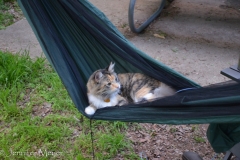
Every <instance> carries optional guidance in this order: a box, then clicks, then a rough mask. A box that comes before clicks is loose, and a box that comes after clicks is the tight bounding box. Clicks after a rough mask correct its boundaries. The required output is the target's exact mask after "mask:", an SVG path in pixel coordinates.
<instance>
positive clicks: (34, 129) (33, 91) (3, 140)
mask: <svg viewBox="0 0 240 160" xmlns="http://www.w3.org/2000/svg"><path fill="white" fill-rule="evenodd" d="M0 90H1V92H0V110H1V115H0V124H1V125H0V131H1V132H0V153H4V154H0V159H16V160H20V159H34V160H35V159H41V160H42V159H79V160H81V159H82V160H85V159H92V150H91V148H92V143H91V142H92V140H91V128H90V120H89V119H87V118H85V117H84V116H83V115H81V114H80V112H78V110H77V108H76V107H75V106H74V104H73V102H72V101H71V99H70V97H69V95H68V93H67V91H66V89H65V88H64V86H63V84H62V82H61V80H60V79H59V77H58V75H57V74H56V73H55V71H54V70H53V69H52V68H51V67H50V66H49V64H48V63H46V61H45V59H44V58H37V59H36V60H32V59H31V58H30V57H29V55H28V54H17V55H13V54H11V53H9V52H2V51H0ZM46 106H47V107H48V109H49V108H50V110H51V111H50V112H49V113H48V114H44V116H43V114H34V111H36V112H37V111H42V110H43V111H44V109H45V108H44V107H46ZM128 126H129V123H125V122H108V121H92V131H93V133H94V134H93V139H94V143H93V145H94V150H95V155H96V157H97V159H113V158H115V157H116V156H117V155H118V154H121V156H122V157H124V158H126V159H137V158H136V157H138V156H137V155H136V154H135V153H134V151H133V149H132V147H131V142H129V141H128V140H127V139H126V137H125V135H124V132H126V130H127V128H128ZM15 152H16V153H15ZM47 152H49V153H50V155H47V156H46V155H45V154H46V153H47ZM20 153H21V154H20ZM29 153H34V154H33V155H26V154H29ZM51 153H53V154H52V155H51ZM54 153H55V154H54ZM56 153H58V154H56ZM43 155H44V156H43Z"/></svg>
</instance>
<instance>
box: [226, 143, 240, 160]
mask: <svg viewBox="0 0 240 160" xmlns="http://www.w3.org/2000/svg"><path fill="white" fill-rule="evenodd" d="M239 151H240V142H239V143H237V144H236V145H235V146H233V147H232V148H231V149H230V150H229V151H227V152H226V154H225V156H224V158H223V160H231V158H232V156H233V155H235V156H236V157H238V158H240V152H239Z"/></svg>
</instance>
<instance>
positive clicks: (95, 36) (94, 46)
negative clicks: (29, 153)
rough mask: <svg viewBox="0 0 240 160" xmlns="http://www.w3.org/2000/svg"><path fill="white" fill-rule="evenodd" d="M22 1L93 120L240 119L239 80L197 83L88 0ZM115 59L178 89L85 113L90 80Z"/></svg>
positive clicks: (53, 60)
mask: <svg viewBox="0 0 240 160" xmlns="http://www.w3.org/2000/svg"><path fill="white" fill-rule="evenodd" d="M18 3H19V5H20V7H21V9H22V10H23V12H24V14H25V16H26V18H27V20H28V22H29V23H30V25H31V27H32V29H33V31H34V33H35V34H36V36H37V38H38V40H39V42H40V44H41V46H42V49H43V51H44V53H45V55H46V57H47V59H48V60H49V62H50V63H51V64H52V66H53V67H54V69H55V70H56V72H57V73H58V75H59V77H60V78H61V80H62V82H63V84H64V85H65V87H66V89H67V91H68V93H69V95H70V97H71V98H72V100H73V102H74V104H75V105H76V107H77V108H78V110H79V111H80V112H81V113H82V114H83V115H85V116H87V117H89V118H91V119H101V120H119V121H131V122H149V123H164V124H190V123H191V124H197V123H234V122H240V92H239V91H240V84H238V83H233V82H231V83H226V84H225V83H224V84H217V85H214V86H208V87H204V88H203V87H201V86H199V85H198V84H196V83H195V82H193V81H191V80H189V79H188V78H186V77H184V76H183V75H181V74H179V73H177V72H176V71H174V70H172V69H170V68H169V67H167V66H165V65H164V64H162V63H160V62H158V61H156V60H154V59H152V58H151V57H149V56H147V55H146V54H144V53H143V52H141V51H140V50H138V49H137V48H135V47H134V46H133V45H132V44H131V43H130V42H129V41H128V40H127V39H125V38H124V36H123V35H122V34H121V33H120V32H119V31H118V30H117V29H116V28H115V27H114V26H113V24H112V23H111V22H110V21H109V20H108V19H107V18H106V17H105V15H104V14H103V13H102V12H101V11H99V10H98V9H97V8H95V7H94V6H93V5H91V4H90V3H89V2H88V1H87V0H68V1H66V0H53V1H51V0H18ZM111 61H112V62H115V63H116V67H115V70H116V72H118V73H122V72H141V73H144V74H146V75H149V76H151V77H154V78H156V79H158V80H160V81H162V82H164V83H166V84H168V85H170V86H173V87H174V88H175V89H177V90H179V92H178V93H177V94H176V95H173V96H171V97H166V98H162V99H158V100H156V101H153V102H149V103H143V104H130V105H127V106H123V107H109V108H104V109H99V110H97V112H96V113H95V114H94V115H93V116H92V117H90V116H88V115H86V114H85V113H84V109H85V107H87V106H88V99H87V94H86V93H87V91H86V82H87V80H88V78H89V76H90V75H91V74H92V73H93V72H94V71H95V70H97V69H100V68H104V67H106V66H107V65H108V64H109V62H111ZM239 141H240V140H239ZM234 144H235V141H234ZM226 148H229V146H228V147H226ZM221 150H222V149H221Z"/></svg>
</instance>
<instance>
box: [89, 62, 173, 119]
mask: <svg viewBox="0 0 240 160" xmlns="http://www.w3.org/2000/svg"><path fill="white" fill-rule="evenodd" d="M114 65H115V64H113V63H112V62H111V63H110V65H109V66H108V67H107V68H106V69H100V70H97V71H95V72H94V73H93V74H92V75H91V76H90V78H89V80H88V82H87V90H88V93H87V94H88V100H89V104H90V105H89V106H88V107H86V108H85V113H87V114H88V115H93V114H94V113H95V111H96V110H97V109H100V108H104V107H110V106H116V105H118V106H122V105H125V104H128V103H138V102H143V101H149V100H151V99H155V98H160V97H165V96H170V95H173V94H174V93H175V90H174V89H173V88H171V87H170V86H168V85H166V84H164V83H162V82H160V81H158V80H156V79H153V78H151V77H149V76H146V75H144V74H141V73H122V74H118V75H117V74H116V73H115V72H114Z"/></svg>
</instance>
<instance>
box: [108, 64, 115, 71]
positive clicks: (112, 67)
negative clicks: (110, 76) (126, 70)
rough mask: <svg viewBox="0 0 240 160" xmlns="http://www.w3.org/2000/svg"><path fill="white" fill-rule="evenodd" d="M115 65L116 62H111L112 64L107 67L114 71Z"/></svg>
mask: <svg viewBox="0 0 240 160" xmlns="http://www.w3.org/2000/svg"><path fill="white" fill-rule="evenodd" d="M114 66H115V63H112V62H111V63H110V65H109V66H108V67H107V70H108V72H110V73H112V72H114Z"/></svg>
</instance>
